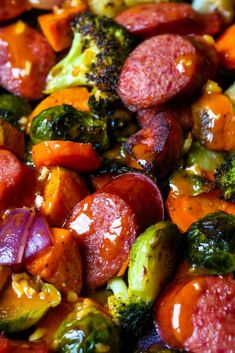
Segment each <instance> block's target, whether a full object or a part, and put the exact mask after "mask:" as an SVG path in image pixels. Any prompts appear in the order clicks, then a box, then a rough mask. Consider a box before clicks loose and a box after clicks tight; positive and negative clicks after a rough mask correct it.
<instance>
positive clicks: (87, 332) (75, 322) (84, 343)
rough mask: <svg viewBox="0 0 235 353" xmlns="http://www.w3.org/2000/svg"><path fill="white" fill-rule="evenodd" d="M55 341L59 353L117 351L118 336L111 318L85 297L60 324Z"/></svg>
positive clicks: (112, 352)
mask: <svg viewBox="0 0 235 353" xmlns="http://www.w3.org/2000/svg"><path fill="white" fill-rule="evenodd" d="M57 341H58V346H59V351H60V352H61V353H102V352H105V353H118V352H119V336H118V331H117V329H116V328H115V326H114V324H113V323H112V320H111V318H110V317H109V316H107V315H106V314H105V313H104V312H102V311H101V310H100V309H99V307H98V305H96V304H95V302H93V301H92V300H90V299H85V300H84V301H83V302H81V303H77V304H76V305H75V309H74V310H73V311H72V312H71V313H70V314H69V315H68V316H67V317H66V319H65V320H64V322H63V323H62V324H61V326H60V328H59V330H58V333H57Z"/></svg>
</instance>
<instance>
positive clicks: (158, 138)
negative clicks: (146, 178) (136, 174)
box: [124, 112, 183, 177]
mask: <svg viewBox="0 0 235 353" xmlns="http://www.w3.org/2000/svg"><path fill="white" fill-rule="evenodd" d="M182 146H183V131H182V129H181V127H180V125H179V124H178V123H177V121H176V120H175V119H174V117H173V116H172V115H171V114H169V113H166V112H162V113H159V114H158V115H157V116H156V119H155V118H154V119H152V120H151V122H150V124H149V125H148V126H147V127H146V128H143V129H141V130H140V131H138V132H137V133H136V134H134V135H132V136H131V137H129V139H128V140H127V142H126V143H125V145H124V147H125V149H126V151H127V152H128V153H129V154H130V155H131V156H132V157H133V158H134V159H135V160H136V161H137V162H138V163H139V164H140V165H141V166H142V167H143V168H144V169H145V170H147V171H149V172H152V173H156V174H157V175H158V176H159V177H163V176H165V175H166V174H167V173H168V172H169V170H171V169H172V167H173V166H174V164H175V162H176V161H177V160H178V158H179V157H180V153H181V148H182Z"/></svg>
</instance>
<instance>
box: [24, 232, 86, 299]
mask: <svg viewBox="0 0 235 353" xmlns="http://www.w3.org/2000/svg"><path fill="white" fill-rule="evenodd" d="M51 231H52V238H53V240H54V245H52V246H50V247H48V248H47V249H45V250H43V251H42V252H40V253H39V254H37V255H36V256H35V257H34V258H33V259H30V260H28V262H27V263H26V268H27V270H28V271H29V272H30V273H32V274H33V275H40V276H41V277H42V278H43V279H45V280H46V281H47V282H49V283H52V284H54V285H55V286H56V288H58V289H59V290H61V291H63V292H68V291H74V292H76V293H77V294H78V295H79V293H80V291H81V288H82V258H81V255H80V252H79V249H78V246H77V242H76V241H75V240H74V238H73V234H72V232H70V231H69V230H66V229H61V228H52V229H51Z"/></svg>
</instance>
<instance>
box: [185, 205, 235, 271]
mask: <svg viewBox="0 0 235 353" xmlns="http://www.w3.org/2000/svg"><path fill="white" fill-rule="evenodd" d="M185 236H186V257H187V259H188V261H189V263H190V265H191V266H192V267H193V268H195V269H203V270H204V272H206V273H208V274H215V275H222V274H226V273H230V272H233V271H235V217H234V216H232V215H229V214H227V213H225V212H222V211H217V212H215V213H211V214H209V215H207V216H205V217H204V218H202V219H200V220H199V221H197V222H195V223H193V224H192V225H191V226H190V228H189V229H188V231H187V232H186V234H185Z"/></svg>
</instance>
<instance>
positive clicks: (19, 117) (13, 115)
mask: <svg viewBox="0 0 235 353" xmlns="http://www.w3.org/2000/svg"><path fill="white" fill-rule="evenodd" d="M30 112H31V107H30V105H29V104H28V103H27V102H26V101H25V100H24V99H22V98H20V97H16V96H13V95H12V94H1V95H0V119H3V120H6V121H7V122H9V123H10V124H12V125H13V126H15V127H17V128H18V129H20V130H22V131H24V130H25V123H26V122H27V119H26V117H27V116H28V115H29V114H30ZM24 120H26V121H25V122H24Z"/></svg>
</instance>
